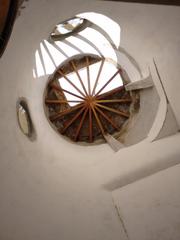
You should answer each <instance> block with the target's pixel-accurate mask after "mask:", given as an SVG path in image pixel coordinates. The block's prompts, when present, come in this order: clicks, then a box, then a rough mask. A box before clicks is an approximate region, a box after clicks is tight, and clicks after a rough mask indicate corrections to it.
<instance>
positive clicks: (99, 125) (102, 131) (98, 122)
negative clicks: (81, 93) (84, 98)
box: [92, 106, 105, 136]
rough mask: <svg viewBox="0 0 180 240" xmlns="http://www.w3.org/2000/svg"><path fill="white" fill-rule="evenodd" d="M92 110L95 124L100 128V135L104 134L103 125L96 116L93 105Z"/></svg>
mask: <svg viewBox="0 0 180 240" xmlns="http://www.w3.org/2000/svg"><path fill="white" fill-rule="evenodd" d="M92 111H93V113H94V116H95V119H96V122H97V125H98V127H99V129H100V130H101V133H102V135H103V136H104V135H105V131H104V128H103V125H102V124H101V121H100V119H99V117H98V115H97V113H96V110H95V108H94V107H93V106H92Z"/></svg>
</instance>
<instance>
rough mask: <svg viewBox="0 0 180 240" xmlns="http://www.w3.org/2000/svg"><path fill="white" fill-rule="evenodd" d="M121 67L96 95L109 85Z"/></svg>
mask: <svg viewBox="0 0 180 240" xmlns="http://www.w3.org/2000/svg"><path fill="white" fill-rule="evenodd" d="M120 71H121V69H118V70H117V72H116V73H115V74H114V75H113V76H112V77H111V78H110V79H109V80H108V81H107V82H106V83H105V84H104V85H103V86H102V88H101V89H100V90H99V91H98V92H97V93H96V94H95V96H97V95H99V93H100V92H102V90H103V89H104V88H105V87H107V85H109V83H110V82H111V81H112V80H113V79H114V78H115V77H116V76H117V75H118V73H119V72H120Z"/></svg>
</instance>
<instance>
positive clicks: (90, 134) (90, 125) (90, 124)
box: [89, 108, 93, 142]
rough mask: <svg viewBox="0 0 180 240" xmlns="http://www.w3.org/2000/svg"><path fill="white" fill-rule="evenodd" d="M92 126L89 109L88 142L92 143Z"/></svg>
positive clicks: (90, 110)
mask: <svg viewBox="0 0 180 240" xmlns="http://www.w3.org/2000/svg"><path fill="white" fill-rule="evenodd" d="M92 124H93V120H92V109H91V108H89V142H92V141H93V134H92Z"/></svg>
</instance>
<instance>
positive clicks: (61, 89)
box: [51, 84, 84, 100]
mask: <svg viewBox="0 0 180 240" xmlns="http://www.w3.org/2000/svg"><path fill="white" fill-rule="evenodd" d="M51 87H52V88H53V89H54V90H56V91H58V92H60V93H62V92H66V93H69V94H70V95H72V96H74V97H77V98H80V99H82V100H84V98H83V97H81V96H79V95H77V94H75V93H72V92H70V91H68V90H66V89H63V88H60V87H58V86H56V85H55V84H51Z"/></svg>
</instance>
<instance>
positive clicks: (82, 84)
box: [71, 61, 88, 95]
mask: <svg viewBox="0 0 180 240" xmlns="http://www.w3.org/2000/svg"><path fill="white" fill-rule="evenodd" d="M71 65H72V67H73V70H74V71H75V73H76V75H77V77H78V79H79V81H80V83H81V86H82V88H83V90H84V92H85V94H86V95H88V93H87V91H86V88H85V86H84V83H83V81H82V79H81V76H80V74H79V72H78V70H77V67H76V65H75V63H74V62H73V61H71Z"/></svg>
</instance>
